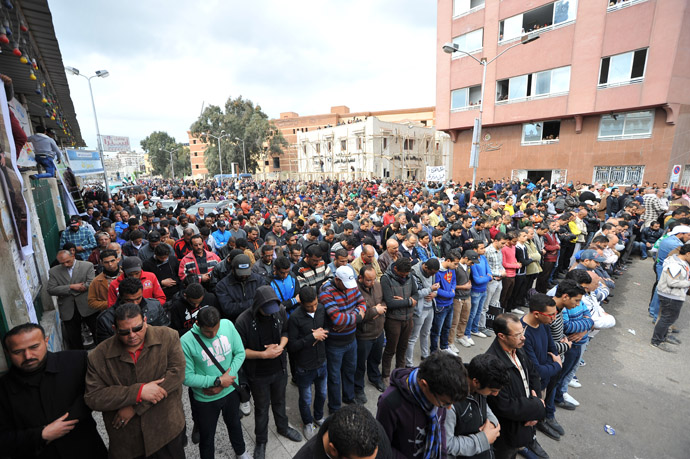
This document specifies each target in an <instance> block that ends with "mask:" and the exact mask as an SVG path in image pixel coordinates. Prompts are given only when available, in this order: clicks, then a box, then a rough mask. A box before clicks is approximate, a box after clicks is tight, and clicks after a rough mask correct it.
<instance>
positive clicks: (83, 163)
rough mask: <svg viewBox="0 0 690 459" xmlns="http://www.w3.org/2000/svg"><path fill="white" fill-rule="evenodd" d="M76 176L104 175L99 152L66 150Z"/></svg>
mask: <svg viewBox="0 0 690 459" xmlns="http://www.w3.org/2000/svg"><path fill="white" fill-rule="evenodd" d="M65 152H66V153H67V158H68V159H69V165H70V167H71V168H72V172H74V175H79V176H81V175H91V174H102V173H103V165H102V164H101V157H100V156H99V155H98V152H97V151H88V150H71V149H69V148H68V149H67V150H65Z"/></svg>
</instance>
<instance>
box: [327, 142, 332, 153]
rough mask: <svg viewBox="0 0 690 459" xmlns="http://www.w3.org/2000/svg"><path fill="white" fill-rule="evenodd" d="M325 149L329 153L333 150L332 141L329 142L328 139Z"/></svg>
mask: <svg viewBox="0 0 690 459" xmlns="http://www.w3.org/2000/svg"><path fill="white" fill-rule="evenodd" d="M326 150H327V151H328V153H330V152H331V150H333V142H331V141H330V140H329V141H328V142H326Z"/></svg>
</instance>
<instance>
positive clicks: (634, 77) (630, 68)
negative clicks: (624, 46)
mask: <svg viewBox="0 0 690 459" xmlns="http://www.w3.org/2000/svg"><path fill="white" fill-rule="evenodd" d="M646 63H647V50H646V49H638V50H637V51H631V52H629V53H623V54H616V55H615V56H610V57H605V58H603V59H602V60H601V68H600V69H599V88H610V87H614V86H622V85H626V84H632V83H641V82H642V81H643V80H644V71H645V65H646Z"/></svg>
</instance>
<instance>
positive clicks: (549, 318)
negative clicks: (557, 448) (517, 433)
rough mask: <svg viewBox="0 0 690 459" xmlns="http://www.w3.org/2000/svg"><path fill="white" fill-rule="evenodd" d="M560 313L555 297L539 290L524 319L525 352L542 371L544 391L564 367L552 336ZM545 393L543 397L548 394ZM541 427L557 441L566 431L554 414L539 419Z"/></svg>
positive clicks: (538, 369) (531, 300) (541, 429)
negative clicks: (552, 325) (555, 321)
mask: <svg viewBox="0 0 690 459" xmlns="http://www.w3.org/2000/svg"><path fill="white" fill-rule="evenodd" d="M556 315H558V310H557V308H556V302H555V301H554V299H553V298H551V297H550V296H547V295H544V294H543V293H536V294H534V295H533V296H532V297H531V298H530V299H529V314H525V315H524V316H523V317H522V319H521V321H522V324H523V326H524V329H525V346H524V347H525V352H527V355H528V356H529V359H530V360H531V361H532V364H533V365H534V368H535V369H536V370H537V372H538V373H539V376H540V378H541V388H542V391H543V392H544V391H546V388H547V386H548V385H549V381H551V379H552V378H556V377H557V376H558V373H559V372H560V371H561V368H562V367H563V362H562V361H561V357H560V355H559V353H558V348H557V347H556V344H555V343H554V341H553V337H552V336H551V328H550V325H551V323H552V322H553V321H554V319H555V318H556ZM541 395H542V399H543V398H544V394H543V393H542V394H541ZM537 429H538V430H539V431H540V432H542V433H543V434H544V435H546V436H547V437H549V438H552V439H554V440H560V438H561V433H560V432H563V428H562V427H561V426H560V425H559V424H558V422H557V421H556V418H553V417H552V418H547V419H544V420H543V421H539V423H537Z"/></svg>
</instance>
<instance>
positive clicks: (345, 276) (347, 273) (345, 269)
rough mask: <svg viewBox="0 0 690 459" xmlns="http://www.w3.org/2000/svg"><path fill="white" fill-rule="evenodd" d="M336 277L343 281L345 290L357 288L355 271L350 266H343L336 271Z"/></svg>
mask: <svg viewBox="0 0 690 459" xmlns="http://www.w3.org/2000/svg"><path fill="white" fill-rule="evenodd" d="M335 277H337V278H338V279H340V280H341V281H343V285H345V288H355V287H357V277H356V276H355V271H354V269H352V268H351V267H350V266H341V267H340V268H338V269H336V270H335Z"/></svg>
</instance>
